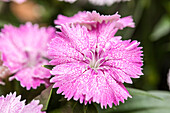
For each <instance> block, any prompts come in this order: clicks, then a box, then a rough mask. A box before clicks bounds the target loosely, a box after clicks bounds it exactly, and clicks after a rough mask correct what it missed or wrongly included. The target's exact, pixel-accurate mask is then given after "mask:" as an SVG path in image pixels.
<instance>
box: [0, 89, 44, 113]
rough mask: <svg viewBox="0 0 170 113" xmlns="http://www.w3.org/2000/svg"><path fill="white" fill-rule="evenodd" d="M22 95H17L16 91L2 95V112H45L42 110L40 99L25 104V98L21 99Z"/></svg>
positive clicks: (0, 103)
mask: <svg viewBox="0 0 170 113" xmlns="http://www.w3.org/2000/svg"><path fill="white" fill-rule="evenodd" d="M20 99H21V95H20V96H17V97H16V92H14V93H13V94H12V93H10V94H7V96H6V97H4V96H1V97H0V112H1V113H45V112H42V111H41V109H42V107H43V106H42V105H38V103H39V100H33V101H31V102H30V103H29V104H27V105H25V100H24V101H20Z"/></svg>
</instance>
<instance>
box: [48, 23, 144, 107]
mask: <svg viewBox="0 0 170 113" xmlns="http://www.w3.org/2000/svg"><path fill="white" fill-rule="evenodd" d="M126 24H128V23H126ZM120 27H122V28H123V26H120ZM117 30H118V28H117V27H116V24H115V23H114V22H108V23H105V22H102V23H101V24H100V23H97V24H96V28H93V29H92V30H88V29H87V28H86V27H85V26H80V25H76V26H74V25H73V26H71V27H70V25H68V24H66V25H62V27H61V32H58V33H57V36H56V38H54V39H52V41H51V42H50V44H49V50H48V54H49V55H50V56H51V59H52V60H51V61H50V63H51V65H56V66H55V67H54V68H53V69H52V71H51V74H52V75H55V76H54V77H53V78H52V79H51V80H50V82H51V83H54V88H56V87H59V88H58V90H57V93H58V94H59V93H62V95H65V98H67V99H68V100H70V99H71V98H73V99H74V100H78V99H80V103H83V101H84V102H85V104H86V103H87V102H89V103H91V101H93V102H96V103H100V104H101V107H102V108H103V106H105V108H106V107H107V105H109V107H112V104H113V103H114V104H115V105H118V104H119V101H121V102H123V103H124V99H127V98H128V97H131V96H130V94H129V93H128V91H127V90H126V88H125V87H124V85H123V83H124V82H126V83H132V81H131V78H139V77H140V76H139V75H142V74H143V73H142V71H141V70H142V68H141V66H142V65H143V62H142V58H141V56H142V51H141V49H142V47H138V45H139V42H137V41H132V42H131V41H130V40H125V41H122V40H121V37H120V36H114V35H115V33H116V32H117Z"/></svg>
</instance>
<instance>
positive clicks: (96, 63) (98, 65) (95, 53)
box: [84, 44, 108, 72]
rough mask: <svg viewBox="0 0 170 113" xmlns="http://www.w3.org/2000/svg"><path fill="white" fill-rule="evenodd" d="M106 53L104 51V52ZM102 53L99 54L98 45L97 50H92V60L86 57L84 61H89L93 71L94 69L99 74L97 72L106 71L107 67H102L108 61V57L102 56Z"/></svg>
mask: <svg viewBox="0 0 170 113" xmlns="http://www.w3.org/2000/svg"><path fill="white" fill-rule="evenodd" d="M102 52H104V50H103V51H102ZM102 52H100V53H99V46H98V44H97V45H96V49H95V50H91V51H90V53H91V58H89V57H86V56H85V57H84V60H88V61H89V67H90V68H91V69H93V70H94V71H95V72H97V70H99V69H104V68H105V67H104V66H102V64H103V63H104V62H105V61H107V60H108V58H107V57H102V56H101V54H102Z"/></svg>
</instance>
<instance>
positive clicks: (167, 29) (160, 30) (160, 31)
mask: <svg viewBox="0 0 170 113" xmlns="http://www.w3.org/2000/svg"><path fill="white" fill-rule="evenodd" d="M168 33H170V17H169V16H168V15H164V16H162V18H161V19H160V21H159V22H158V23H157V24H156V26H155V28H154V31H153V33H152V34H151V37H150V38H151V40H152V41H157V40H159V39H160V38H162V37H163V36H165V35H167V34H168Z"/></svg>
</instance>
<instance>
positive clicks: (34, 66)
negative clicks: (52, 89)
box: [0, 22, 55, 90]
mask: <svg viewBox="0 0 170 113" xmlns="http://www.w3.org/2000/svg"><path fill="white" fill-rule="evenodd" d="M54 36H55V29H54V28H52V27H48V28H45V27H42V28H39V26H38V25H37V24H35V25H32V24H31V23H29V22H28V23H26V24H25V25H21V26H20V27H19V28H17V27H14V26H12V25H5V27H4V28H3V29H2V30H1V35H0V45H1V46H0V51H1V52H2V60H3V61H4V65H5V66H7V67H8V68H9V69H10V71H11V73H15V74H14V75H13V76H12V77H10V80H12V79H14V78H15V79H17V80H18V81H20V84H21V86H23V87H26V89H27V90H29V89H30V88H31V87H32V88H34V89H36V88H37V87H38V86H40V84H46V83H47V82H46V81H47V79H48V78H49V77H50V76H51V74H50V73H49V71H48V69H45V68H43V67H42V65H44V64H47V63H48V61H47V60H46V59H45V58H48V55H47V53H46V51H47V43H48V42H49V41H50V40H51V39H52V38H53V37H54Z"/></svg>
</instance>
